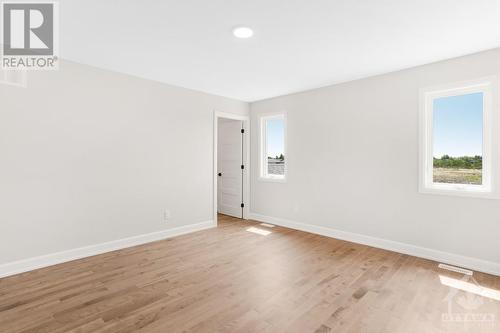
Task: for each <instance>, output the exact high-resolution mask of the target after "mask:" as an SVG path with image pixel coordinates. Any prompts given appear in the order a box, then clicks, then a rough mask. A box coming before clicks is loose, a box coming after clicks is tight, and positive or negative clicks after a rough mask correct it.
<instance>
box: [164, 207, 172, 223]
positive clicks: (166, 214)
mask: <svg viewBox="0 0 500 333" xmlns="http://www.w3.org/2000/svg"><path fill="white" fill-rule="evenodd" d="M170 218H171V215H170V210H168V209H165V211H164V212H163V219H164V220H165V221H168V220H170Z"/></svg>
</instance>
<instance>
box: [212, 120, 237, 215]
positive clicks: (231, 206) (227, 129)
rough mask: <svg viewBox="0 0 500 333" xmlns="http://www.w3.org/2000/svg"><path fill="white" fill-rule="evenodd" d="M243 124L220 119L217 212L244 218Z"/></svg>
mask: <svg viewBox="0 0 500 333" xmlns="http://www.w3.org/2000/svg"><path fill="white" fill-rule="evenodd" d="M242 125H243V122H242V121H240V120H232V119H225V118H219V122H218V147H217V168H218V170H217V172H218V177H217V211H218V212H219V213H221V214H225V215H230V216H235V217H240V218H241V217H243V216H242V212H243V209H242V207H241V204H242V203H243V198H242V196H243V177H242V175H243V173H242V172H243V170H242V169H241V166H242V165H243V151H242V149H243V147H242V135H241V129H242Z"/></svg>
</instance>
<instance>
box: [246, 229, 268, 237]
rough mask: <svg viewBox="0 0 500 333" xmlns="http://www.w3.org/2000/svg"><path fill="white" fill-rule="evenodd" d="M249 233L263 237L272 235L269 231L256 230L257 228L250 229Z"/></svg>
mask: <svg viewBox="0 0 500 333" xmlns="http://www.w3.org/2000/svg"><path fill="white" fill-rule="evenodd" d="M247 231H249V232H253V233H254V234H258V235H262V236H267V235H269V234H271V233H272V232H271V231H269V230H264V229H260V228H255V227H251V228H248V229H247Z"/></svg>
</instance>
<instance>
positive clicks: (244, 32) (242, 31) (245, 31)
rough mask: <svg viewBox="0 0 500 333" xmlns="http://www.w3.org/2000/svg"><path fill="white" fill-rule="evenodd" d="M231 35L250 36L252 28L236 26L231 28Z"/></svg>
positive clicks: (237, 36)
mask: <svg viewBox="0 0 500 333" xmlns="http://www.w3.org/2000/svg"><path fill="white" fill-rule="evenodd" d="M233 35H234V36H235V37H236V38H250V37H252V36H253V30H252V29H250V28H249V27H237V28H234V29H233Z"/></svg>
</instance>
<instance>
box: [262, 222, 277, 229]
mask: <svg viewBox="0 0 500 333" xmlns="http://www.w3.org/2000/svg"><path fill="white" fill-rule="evenodd" d="M260 225H261V226H263V227H267V228H274V225H272V224H267V223H261V224H260Z"/></svg>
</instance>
